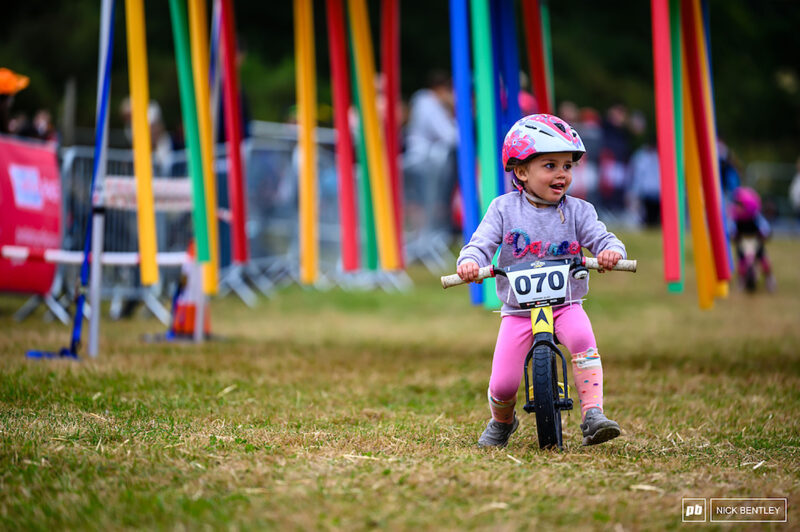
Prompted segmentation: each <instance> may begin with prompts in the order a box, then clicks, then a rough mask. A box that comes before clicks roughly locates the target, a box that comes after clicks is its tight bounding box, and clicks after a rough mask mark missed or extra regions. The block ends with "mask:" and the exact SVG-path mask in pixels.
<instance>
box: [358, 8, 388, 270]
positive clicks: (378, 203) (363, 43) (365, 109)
mask: <svg viewBox="0 0 800 532" xmlns="http://www.w3.org/2000/svg"><path fill="white" fill-rule="evenodd" d="M348 7H349V14H350V22H351V28H352V32H353V51H354V54H355V63H356V73H357V77H358V92H359V96H360V98H361V110H362V113H363V114H362V116H361V119H362V120H363V122H364V130H365V133H366V135H365V143H366V148H367V166H368V168H369V179H370V185H371V188H372V201H373V209H374V212H375V227H376V230H377V234H378V253H379V255H380V259H381V265H382V266H383V268H384V269H386V270H396V269H398V268H399V267H400V260H399V257H398V254H397V235H396V231H395V225H394V224H395V222H394V220H395V218H394V213H393V211H394V208H393V202H392V198H391V190H390V187H389V176H388V173H387V171H386V147H385V144H384V139H383V133H382V132H381V128H380V122H379V120H378V113H377V107H376V105H375V64H374V59H373V56H372V50H373V48H372V38H371V34H370V30H369V20H368V17H367V6H366V2H365V0H349V1H348Z"/></svg>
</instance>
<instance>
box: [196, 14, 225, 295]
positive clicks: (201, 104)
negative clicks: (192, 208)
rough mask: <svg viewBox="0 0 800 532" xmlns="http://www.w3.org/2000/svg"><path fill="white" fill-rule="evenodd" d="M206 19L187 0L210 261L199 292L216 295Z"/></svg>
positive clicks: (214, 186)
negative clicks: (201, 289) (201, 290)
mask: <svg viewBox="0 0 800 532" xmlns="http://www.w3.org/2000/svg"><path fill="white" fill-rule="evenodd" d="M208 35H209V33H208V21H207V19H206V2H205V0H189V41H190V45H191V52H192V76H193V79H194V91H195V103H196V104H197V124H198V129H199V132H200V148H201V152H202V154H201V156H202V164H203V186H204V188H205V193H206V194H205V196H206V220H207V221H206V223H207V224H208V253H209V258H210V260H209V261H208V263H206V264H204V265H203V292H205V293H206V294H216V293H217V287H218V285H219V227H218V225H217V180H216V179H215V176H214V135H213V129H212V128H211V99H210V95H209V90H210V87H209V82H208V71H207V65H208V64H209V55H208V41H207V39H208Z"/></svg>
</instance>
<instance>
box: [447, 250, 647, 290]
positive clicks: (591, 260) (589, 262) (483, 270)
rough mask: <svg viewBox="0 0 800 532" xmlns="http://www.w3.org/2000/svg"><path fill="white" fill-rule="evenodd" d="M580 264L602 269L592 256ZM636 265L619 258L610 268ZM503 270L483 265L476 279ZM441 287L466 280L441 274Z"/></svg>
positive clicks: (626, 269) (632, 269) (625, 268)
mask: <svg viewBox="0 0 800 532" xmlns="http://www.w3.org/2000/svg"><path fill="white" fill-rule="evenodd" d="M581 265H582V266H585V267H586V268H589V269H590V270H602V269H603V268H601V267H600V264H598V262H597V259H596V258H594V257H582V258H581ZM636 266H637V261H635V260H626V259H621V260H619V261H617V264H615V265H614V267H613V268H611V269H612V270H616V271H621V272H635V271H636ZM498 271H499V272H503V269H502V268H495V267H494V266H493V265H489V266H484V267H483V268H480V269H479V270H478V278H477V279H476V280H477V281H482V280H484V279H486V278H488V277H495V276H496V275H497V273H498ZM441 279H442V288H450V287H451V286H458V285H461V284H466V281H464V280H463V279H461V277H459V276H458V274H457V273H454V274H451V275H443V276H442V278H441Z"/></svg>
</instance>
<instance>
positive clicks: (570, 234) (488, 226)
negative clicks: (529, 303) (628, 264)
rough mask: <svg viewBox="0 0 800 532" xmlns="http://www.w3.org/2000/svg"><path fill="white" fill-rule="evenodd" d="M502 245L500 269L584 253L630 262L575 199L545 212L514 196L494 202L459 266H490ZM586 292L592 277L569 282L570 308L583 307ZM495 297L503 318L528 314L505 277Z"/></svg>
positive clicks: (622, 247)
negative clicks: (618, 255)
mask: <svg viewBox="0 0 800 532" xmlns="http://www.w3.org/2000/svg"><path fill="white" fill-rule="evenodd" d="M501 243H502V244H503V246H502V248H501V249H500V255H499V257H498V258H497V265H498V266H500V267H506V266H511V265H512V264H516V263H518V262H532V261H534V260H537V259H542V260H547V259H557V258H569V257H572V256H574V255H582V252H581V248H586V249H588V250H589V251H591V252H592V254H594V255H597V254H598V253H600V252H601V251H604V250H606V249H611V250H614V251H617V252H619V253H621V254H622V257H623V258H625V257H626V253H625V245H624V244H623V243H622V242H621V241H620V240H619V239H618V238H617V237H616V236H614V234H613V233H611V232H609V231H608V230H607V229H606V226H605V224H604V223H603V222H601V221H600V220H598V219H597V211H595V209H594V207H593V206H592V204H591V203H588V202H586V201H583V200H582V199H578V198H574V197H572V196H565V197H564V198H563V199H562V201H561V202H560V204H559V205H558V206H557V207H556V206H553V207H545V208H537V207H534V206H533V205H531V204H530V203H529V202H528V200H527V199H526V198H525V196H524V195H522V194H520V193H519V192H516V191H515V192H509V193H508V194H504V195H502V196H499V197H497V198H495V199H494V200H493V201H492V203H491V205H489V209H488V210H487V211H486V215H485V216H484V217H483V220H481V223H480V225H478V228H477V229H476V230H475V233H473V235H472V238H471V239H470V241H469V243H468V244H467V245H466V246H464V247H463V248H462V249H461V253H460V254H459V255H458V261H457V263H456V264H458V265H460V264H461V263H462V262H465V261H473V262H476V263H477V264H478V266H488V265H489V264H491V263H492V259H493V258H494V254H495V251H497V246H499V245H500V244H501ZM588 291H589V279H588V277H587V278H586V279H582V280H578V279H573V278H572V276H570V278H569V289H568V291H567V303H569V302H576V301H580V300H581V299H582V298H583V297H584V296H585V295H586V294H587V292H588ZM497 297H499V298H500V301H502V302H503V308H502V312H503V313H508V314H515V315H525V314H526V313H528V314H529V311H522V310H521V309H520V307H519V304H518V303H517V299H516V297H515V296H514V292H513V291H512V290H511V287H510V286H509V283H508V279H506V278H505V277H501V276H498V277H497ZM565 304H566V303H565Z"/></svg>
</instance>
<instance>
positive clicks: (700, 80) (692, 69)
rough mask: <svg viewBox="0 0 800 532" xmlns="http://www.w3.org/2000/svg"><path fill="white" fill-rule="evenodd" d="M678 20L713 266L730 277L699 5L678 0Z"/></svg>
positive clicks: (722, 278)
mask: <svg viewBox="0 0 800 532" xmlns="http://www.w3.org/2000/svg"><path fill="white" fill-rule="evenodd" d="M681 22H682V29H683V34H684V39H685V43H686V60H687V66H688V75H689V76H688V77H689V91H690V94H689V95H690V99H691V105H692V113H693V116H694V124H695V128H696V135H697V142H698V148H699V156H700V166H701V168H702V183H703V194H704V196H705V209H706V220H707V223H708V228H709V233H710V237H711V248H712V250H713V255H714V267H715V273H716V277H717V280H718V281H727V280H729V279H730V277H731V275H730V268H729V265H728V257H727V250H726V239H725V231H724V228H723V227H722V216H721V201H720V194H719V185H718V182H719V168H718V165H717V162H716V161H717V160H716V159H715V155H716V137H715V132H714V131H713V129H714V128H713V123H712V122H711V116H710V113H709V109H708V101H709V100H708V97H707V94H706V89H705V87H704V79H705V76H707V72H706V69H705V66H706V65H707V61H706V60H705V58H704V52H703V51H704V45H703V35H702V20H701V19H700V5H699V3H698V2H697V1H696V0H682V3H681Z"/></svg>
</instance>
